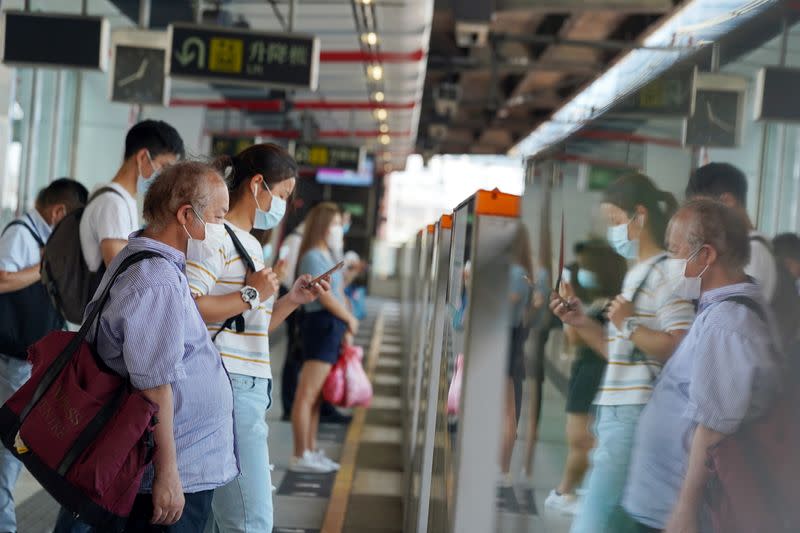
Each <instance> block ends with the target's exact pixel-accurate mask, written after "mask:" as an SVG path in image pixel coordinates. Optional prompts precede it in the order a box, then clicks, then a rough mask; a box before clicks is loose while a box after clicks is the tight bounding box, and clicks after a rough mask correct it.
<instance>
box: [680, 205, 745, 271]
mask: <svg viewBox="0 0 800 533" xmlns="http://www.w3.org/2000/svg"><path fill="white" fill-rule="evenodd" d="M667 236H668V241H669V242H668V244H669V250H670V251H671V252H673V253H675V254H678V255H679V256H681V257H686V256H687V255H689V254H691V253H693V252H694V251H696V250H698V249H699V248H700V247H702V246H703V245H708V246H710V247H712V248H713V249H714V250H715V252H716V256H717V261H718V262H719V263H720V265H721V266H723V267H724V268H726V269H727V270H739V269H743V268H744V267H745V266H747V264H748V263H749V262H750V239H749V229H748V226H747V223H746V221H745V220H743V219H742V217H741V216H740V215H739V214H738V213H736V211H734V210H733V209H731V208H730V207H726V206H725V205H724V204H723V203H721V202H718V201H716V200H710V199H705V198H703V199H696V200H692V201H690V202H688V203H686V204H685V205H684V206H683V207H681V208H680V209H679V210H678V212H677V213H675V216H674V217H672V221H671V222H670V225H669V230H668V232H667Z"/></svg>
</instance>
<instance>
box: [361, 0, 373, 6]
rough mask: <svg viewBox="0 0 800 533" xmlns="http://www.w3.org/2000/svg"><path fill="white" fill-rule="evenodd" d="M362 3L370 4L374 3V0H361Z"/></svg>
mask: <svg viewBox="0 0 800 533" xmlns="http://www.w3.org/2000/svg"><path fill="white" fill-rule="evenodd" d="M361 3H362V4H364V5H365V6H368V5H370V4H371V3H372V0H361Z"/></svg>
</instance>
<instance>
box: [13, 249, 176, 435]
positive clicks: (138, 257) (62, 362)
mask: <svg viewBox="0 0 800 533" xmlns="http://www.w3.org/2000/svg"><path fill="white" fill-rule="evenodd" d="M150 257H163V256H162V255H161V254H158V253H156V252H147V251H143V252H136V253H135V254H132V255H130V256H128V257H126V258H125V259H124V260H123V261H122V262H121V263H120V265H119V266H118V267H117V270H116V271H114V274H113V275H112V276H111V279H109V280H108V284H107V285H106V287H105V289H103V292H102V293H101V294H100V298H98V303H97V305H96V306H95V308H94V309H92V312H91V313H90V314H89V316H87V317H86V320H84V322H83V325H82V326H81V329H80V330H79V331H78V333H77V334H76V335H75V336H74V337H72V340H71V341H70V342H69V344H67V346H66V348H64V350H63V351H62V352H61V353H60V354H59V355H58V357H56V358H55V360H54V361H53V364H52V365H50V367H49V368H48V369H47V371H46V372H45V374H44V376H42V380H41V381H40V382H39V385H38V386H37V387H36V390H35V391H34V393H33V396H32V397H31V400H30V402H28V405H26V406H25V408H24V409H22V411H21V412H20V414H19V425H22V423H23V422H24V421H25V418H27V416H28V415H29V414H30V412H31V409H33V408H34V407H35V406H36V404H37V403H39V400H41V399H42V396H44V395H45V393H46V392H47V390H48V389H49V388H50V386H51V385H52V384H53V382H54V381H55V379H56V377H58V375H59V374H61V371H62V370H64V367H65V366H67V363H68V362H69V361H70V359H72V356H73V355H75V352H76V351H77V350H78V347H80V345H81V343H82V342H83V341H84V339H85V338H86V335H87V334H88V333H89V330H90V329H91V327H92V325H93V324H94V322H95V320H98V319H99V317H100V311H101V310H102V308H103V306H105V303H106V302H107V301H108V297H109V295H110V294H111V287H112V286H113V285H114V282H115V281H116V280H117V278H118V277H119V275H120V274H122V273H123V272H124V271H125V270H127V269H128V268H129V267H130V266H131V265H133V264H134V263H138V262H139V261H142V260H144V259H148V258H150ZM17 429H18V428H17ZM15 432H16V429H15Z"/></svg>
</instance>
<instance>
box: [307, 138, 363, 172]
mask: <svg viewBox="0 0 800 533" xmlns="http://www.w3.org/2000/svg"><path fill="white" fill-rule="evenodd" d="M364 156H365V151H364V147H355V146H332V145H329V144H319V143H304V142H298V143H296V144H295V147H294V159H295V161H297V164H298V165H300V166H301V167H315V168H319V167H325V168H337V169H344V170H352V171H357V170H359V168H360V167H361V164H362V162H363V160H364Z"/></svg>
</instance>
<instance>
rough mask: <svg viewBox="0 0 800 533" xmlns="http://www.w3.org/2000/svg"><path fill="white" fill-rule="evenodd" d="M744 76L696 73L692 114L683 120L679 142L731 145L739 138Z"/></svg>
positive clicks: (714, 145) (727, 146)
mask: <svg viewBox="0 0 800 533" xmlns="http://www.w3.org/2000/svg"><path fill="white" fill-rule="evenodd" d="M746 90H747V79H746V78H742V77H740V76H731V75H726V74H717V73H698V74H697V75H696V76H695V87H694V91H693V100H694V104H693V106H692V107H693V108H694V114H693V115H692V116H691V117H690V118H688V119H687V120H686V122H685V123H684V131H683V144H684V145H687V146H705V147H712V146H713V147H719V148H733V147H735V146H737V145H738V144H739V143H740V142H741V138H742V122H743V121H742V119H743V114H744V113H743V111H744V101H745V91H746Z"/></svg>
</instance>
